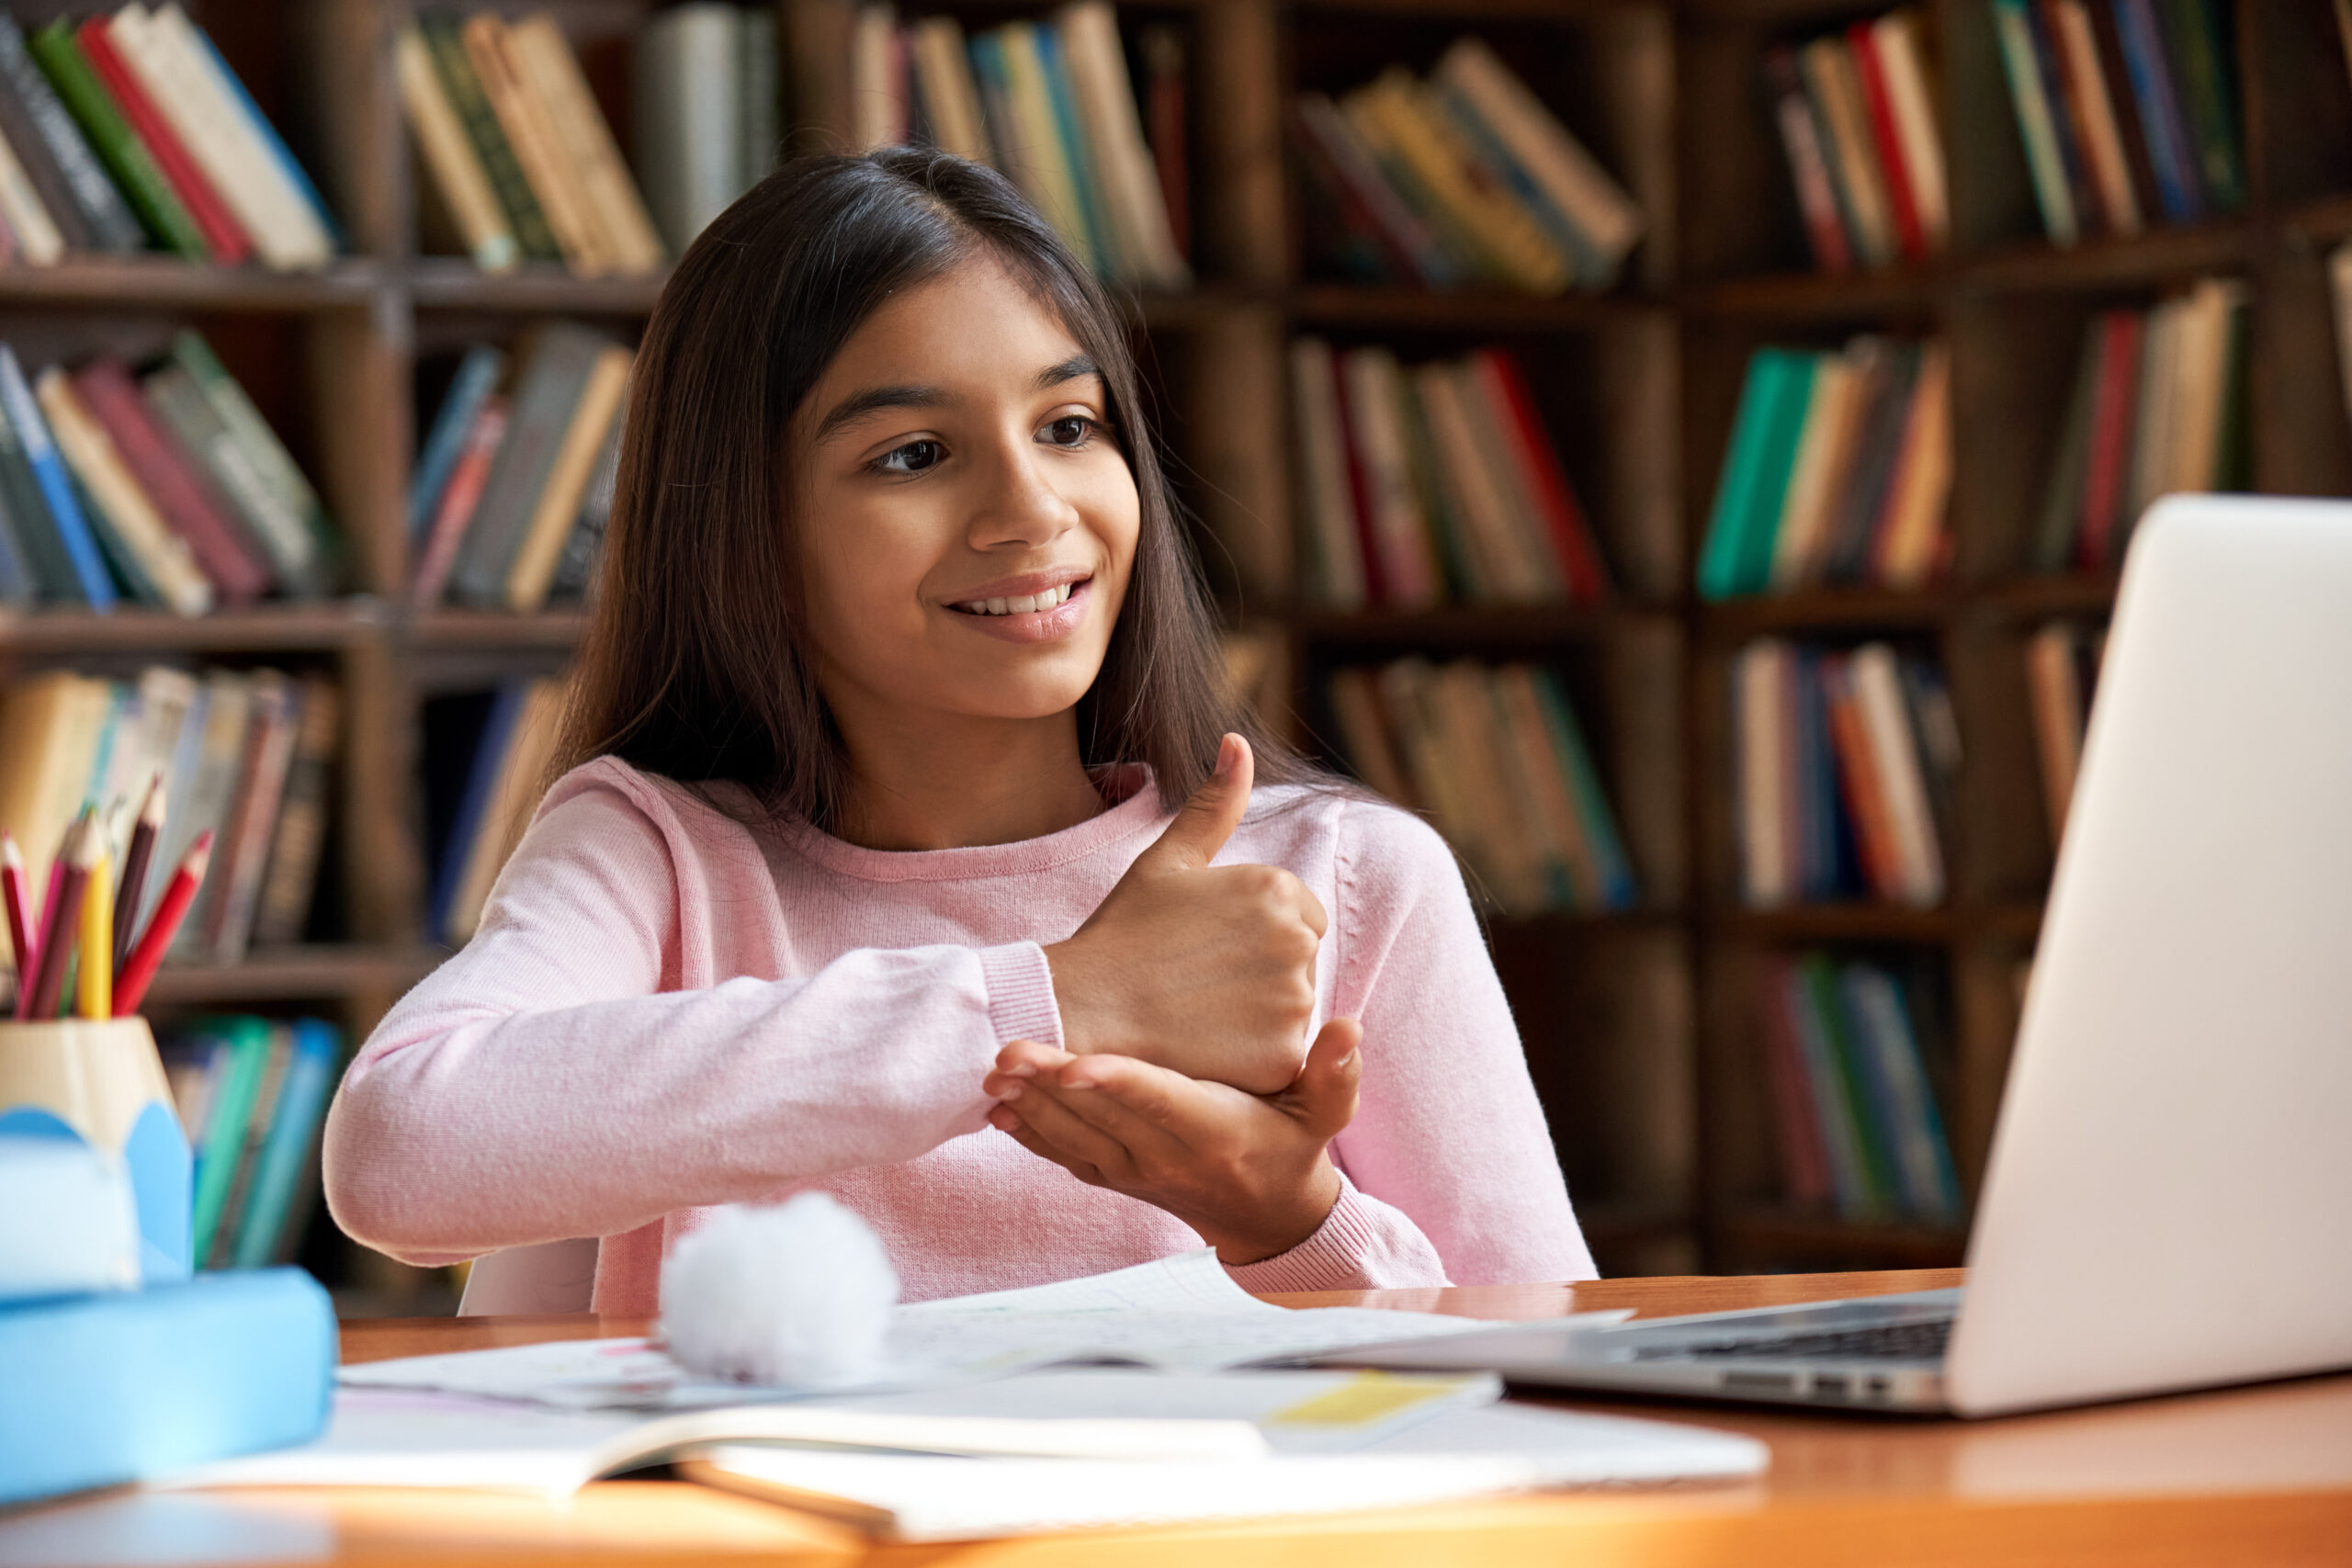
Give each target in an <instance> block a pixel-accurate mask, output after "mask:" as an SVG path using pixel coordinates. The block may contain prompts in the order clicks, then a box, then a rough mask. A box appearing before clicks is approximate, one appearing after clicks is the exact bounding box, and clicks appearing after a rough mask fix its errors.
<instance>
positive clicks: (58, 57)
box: [26, 18, 211, 261]
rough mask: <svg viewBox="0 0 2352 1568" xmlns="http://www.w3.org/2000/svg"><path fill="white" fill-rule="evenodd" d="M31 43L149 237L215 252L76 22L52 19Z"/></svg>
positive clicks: (192, 254) (185, 249)
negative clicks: (92, 58)
mask: <svg viewBox="0 0 2352 1568" xmlns="http://www.w3.org/2000/svg"><path fill="white" fill-rule="evenodd" d="M26 47H27V49H28V51H29V52H30V54H31V55H32V58H33V61H34V62H35V63H36V64H37V65H39V66H40V71H41V73H42V74H43V75H44V76H46V77H47V78H48V79H49V85H50V86H51V88H52V89H54V91H55V92H56V95H57V97H58V100H59V101H60V102H62V104H63V105H64V106H65V108H66V111H67V112H68V113H69V114H71V115H72V116H73V117H74V124H75V125H76V126H78V127H79V128H80V130H81V132H82V135H83V137H84V138H85V140H86V141H87V142H88V144H89V147H90V150H91V151H92V152H95V153H96V155H97V159H98V162H99V163H100V164H102V165H103V166H104V168H105V169H106V172H107V175H108V176H110V177H111V178H112V180H113V182H114V185H115V187H116V189H118V190H119V192H120V193H121V195H122V197H123V198H124V199H125V200H126V201H127V202H128V203H129V204H130V210H131V211H132V212H133V213H135V214H136V215H137V217H138V220H139V222H140V225H141V227H142V228H143V229H144V230H145V231H147V234H148V237H149V238H150V239H152V240H153V241H154V243H156V244H158V245H160V246H162V247H163V248H164V249H165V250H168V251H172V252H174V253H175V254H179V255H181V256H184V257H186V258H187V260H189V261H204V260H206V259H208V258H209V256H210V254H211V251H210V247H209V243H208V242H207V240H206V237H205V233H204V231H202V230H201V229H199V228H198V227H197V224H196V220H194V219H193V218H191V217H190V216H189V215H188V211H187V208H186V207H185V206H184V205H182V203H181V201H180V198H179V197H178V195H177V194H176V193H175V191H174V190H173V188H172V186H171V182H170V181H169V180H168V179H166V178H165V177H164V171H163V170H162V169H161V168H159V167H158V166H157V165H156V163H155V157H154V154H153V152H150V151H149V150H148V148H147V145H146V144H145V143H144V142H142V141H141V140H140V139H139V137H138V134H137V133H136V132H135V131H133V130H131V128H130V125H129V124H128V123H127V122H126V121H125V120H124V118H123V116H122V111H121V109H120V108H119V107H118V106H117V105H116V103H115V101H114V98H113V96H111V95H110V94H108V92H107V88H106V85H105V84H104V83H103V82H101V81H100V80H99V79H98V75H97V73H96V71H94V70H93V69H92V68H91V65H90V62H89V60H88V58H87V57H86V56H85V55H84V53H83V52H82V48H81V45H80V43H79V41H78V40H77V39H75V37H74V28H73V25H72V24H71V23H70V22H68V21H66V20H64V19H63V18H60V19H59V20H57V21H54V22H51V24H50V25H49V26H47V27H45V28H42V29H41V30H40V31H39V32H37V33H35V34H34V35H33V36H32V38H31V39H29V40H28V42H27V46H26Z"/></svg>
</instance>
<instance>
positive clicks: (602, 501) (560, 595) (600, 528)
mask: <svg viewBox="0 0 2352 1568" xmlns="http://www.w3.org/2000/svg"><path fill="white" fill-rule="evenodd" d="M623 423H624V421H622V420H620V419H615V420H614V421H613V423H612V424H611V426H610V427H609V428H607V429H606V430H605V445H604V447H603V449H602V450H601V451H599V452H598V453H597V454H596V463H595V467H594V468H591V469H590V470H589V471H588V488H587V489H586V490H585V491H582V492H581V496H580V515H579V516H578V517H577V518H576V519H574V520H573V522H572V525H571V536H570V537H568V538H566V539H565V540H564V544H563V554H562V555H561V556H560V557H558V558H557V559H556V563H555V581H553V582H551V583H550V584H548V597H549V598H550V599H559V600H578V599H582V598H584V597H586V596H587V594H588V593H589V592H590V591H591V589H592V588H593V587H594V583H595V579H596V570H597V568H598V566H599V565H600V563H601V561H602V559H603V556H604V549H605V527H606V525H608V524H609V523H610V522H611V521H612V516H613V498H614V496H615V495H616V493H617V491H618V490H619V488H620V470H621V427H622V424H623Z"/></svg>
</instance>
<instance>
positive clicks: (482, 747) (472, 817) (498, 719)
mask: <svg viewBox="0 0 2352 1568" xmlns="http://www.w3.org/2000/svg"><path fill="white" fill-rule="evenodd" d="M526 690H528V686H527V684H526V682H521V681H508V682H504V683H503V684H502V685H501V686H500V687H499V688H498V696H497V698H496V700H494V701H493V702H492V704H491V707H490V717H489V718H488V719H487V720H486V721H485V722H484V723H483V725H482V727H481V743H480V744H478V745H476V746H475V748H474V758H473V762H472V765H471V766H470V767H469V768H468V770H467V772H466V789H465V793H464V794H463V795H460V796H458V814H457V817H456V819H455V820H453V821H452V822H451V823H450V824H449V841H448V842H447V843H446V844H444V845H442V846H441V860H440V863H439V865H438V866H437V867H435V874H434V878H433V911H432V913H433V931H434V932H435V934H436V935H439V936H441V937H442V939H443V940H444V941H447V932H448V930H449V909H450V906H451V904H452V903H454V902H455V901H456V899H457V897H458V883H460V882H462V881H463V880H465V874H466V857H467V856H468V855H469V854H470V853H471V852H472V851H473V845H474V838H475V835H477V834H479V833H480V832H481V829H482V817H483V815H484V814H485V813H487V812H488V811H489V810H490V795H491V791H492V790H493V789H495V788H496V787H497V784H498V764H499V762H500V761H501V760H503V758H504V757H505V755H506V747H507V743H508V742H509V741H511V740H512V739H514V737H515V723H516V721H517V720H519V719H520V718H521V717H522V716H523V695H524V693H525V692H526Z"/></svg>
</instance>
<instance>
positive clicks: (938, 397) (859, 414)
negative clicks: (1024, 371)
mask: <svg viewBox="0 0 2352 1568" xmlns="http://www.w3.org/2000/svg"><path fill="white" fill-rule="evenodd" d="M1102 373H1103V371H1102V367H1100V366H1098V365H1096V364H1095V363H1094V358H1093V356H1092V355H1087V354H1073V355H1070V356H1069V358H1068V359H1065V360H1063V361H1062V362H1061V363H1060V364H1058V365H1048V366H1046V367H1045V368H1044V369H1043V370H1040V371H1038V372H1037V378H1036V380H1035V382H1034V383H1033V385H1035V388H1036V389H1037V390H1039V391H1041V392H1042V391H1044V390H1046V389H1047V388H1049V387H1058V386H1061V385H1063V384H1064V383H1065V382H1069V381H1076V380H1078V379H1080V378H1083V377H1087V376H1099V375H1101V374H1102ZM954 401H955V399H954V398H953V397H952V396H950V395H949V393H948V392H947V390H946V389H944V388H941V387H918V386H902V387H869V388H867V389H865V391H863V392H855V393H853V394H851V395H850V396H849V397H846V398H844V399H842V400H841V401H840V402H838V403H836V404H834V405H833V408H832V411H831V412H829V413H828V414H826V415H825V417H824V419H823V420H822V421H820V423H818V425H817V439H818V440H819V441H820V442H821V441H823V440H825V439H826V438H827V437H828V436H830V435H831V434H833V432H835V431H837V430H839V429H840V428H841V427H842V426H843V425H845V424H849V423H854V422H855V421H857V420H861V419H864V418H865V416H866V415H867V414H870V413H876V412H879V411H881V410H883V409H935V408H944V407H945V406H946V405H948V404H949V403H952V402H954Z"/></svg>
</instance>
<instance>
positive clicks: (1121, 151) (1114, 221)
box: [1055, 0, 1192, 288]
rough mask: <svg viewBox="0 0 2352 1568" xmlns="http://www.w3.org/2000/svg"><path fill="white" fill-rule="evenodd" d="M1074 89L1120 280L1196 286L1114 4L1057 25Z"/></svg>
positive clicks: (1069, 12)
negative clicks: (1148, 137) (1139, 109)
mask: <svg viewBox="0 0 2352 1568" xmlns="http://www.w3.org/2000/svg"><path fill="white" fill-rule="evenodd" d="M1055 31H1056V33H1057V36H1058V38H1059V39H1060V41H1061V46H1062V59H1063V62H1064V64H1065V66H1066V68H1067V73H1068V76H1069V85H1070V87H1071V89H1072V91H1073V94H1074V96H1075V98H1076V101H1077V104H1078V106H1079V108H1080V116H1079V119H1080V125H1081V126H1082V130H1083V135H1082V137H1081V139H1080V145H1088V144H1091V147H1092V149H1093V152H1094V161H1095V170H1096V174H1097V175H1098V177H1099V179H1100V181H1101V183H1102V187H1103V197H1104V200H1103V203H1102V205H1103V208H1104V209H1106V218H1107V227H1108V228H1109V230H1110V231H1111V233H1112V234H1113V236H1114V239H1115V242H1116V254H1117V256H1118V258H1119V265H1118V271H1117V274H1116V276H1119V277H1121V278H1122V279H1124V280H1125V281H1127V282H1131V283H1134V284H1136V285H1138V286H1141V287H1145V288H1184V287H1186V286H1187V285H1189V284H1190V283H1191V282H1192V269H1191V268H1190V267H1188V266H1186V265H1185V263H1184V257H1183V253H1182V251H1180V250H1179V249H1178V248H1177V245H1176V239H1175V235H1174V233H1173V231H1172V230H1171V229H1170V223H1169V211H1168V202H1167V199H1166V197H1165V196H1164V194H1163V193H1162V191H1161V189H1160V186H1159V175H1158V172H1157V170H1156V169H1155V167H1154V165H1153V162H1152V154H1151V150H1150V149H1149V148H1148V146H1146V145H1145V141H1144V134H1143V124H1142V121H1141V119H1140V118H1139V117H1138V116H1137V113H1136V96H1135V88H1134V85H1133V84H1132V83H1131V82H1130V81H1129V79H1128V76H1127V64H1126V55H1125V51H1124V50H1123V49H1122V48H1121V47H1120V43H1119V31H1118V23H1117V21H1116V19H1115V17H1114V12H1113V10H1112V7H1111V6H1109V5H1108V4H1107V3H1106V0H1084V3H1082V4H1080V5H1075V6H1069V7H1067V8H1066V9H1064V10H1063V11H1061V12H1060V13H1059V15H1058V16H1057V17H1056V20H1055Z"/></svg>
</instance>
